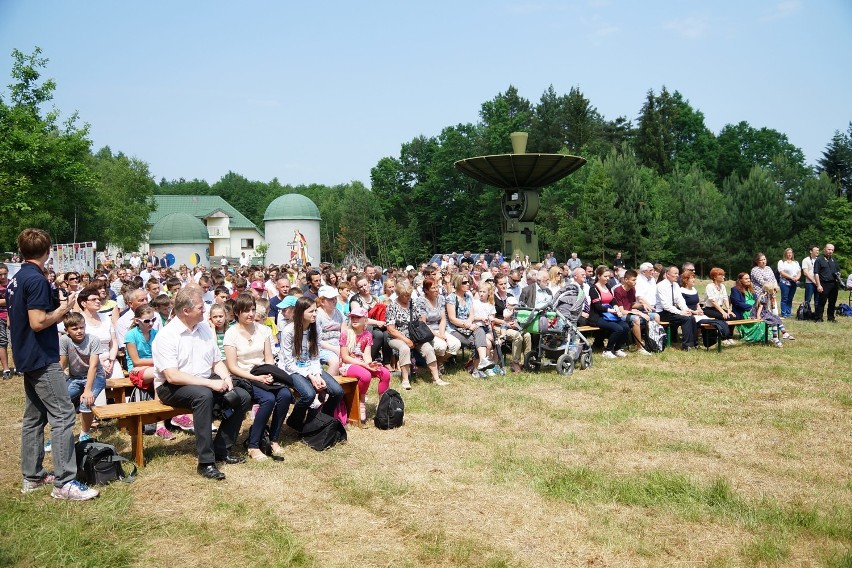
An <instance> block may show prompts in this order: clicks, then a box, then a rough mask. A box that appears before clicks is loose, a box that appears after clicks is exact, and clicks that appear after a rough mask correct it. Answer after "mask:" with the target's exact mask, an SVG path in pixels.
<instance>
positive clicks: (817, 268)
mask: <svg viewBox="0 0 852 568" xmlns="http://www.w3.org/2000/svg"><path fill="white" fill-rule="evenodd" d="M814 277H815V279H816V285H817V292H819V304H817V311H816V319H815V321H819V322H821V321H822V313H823V311H825V309H826V306H828V321H830V322H833V323H837V320H836V319H835V318H834V316H835V314H836V312H837V290H838V289H839V288H840V285H841V283H842V281H841V280H840V268H839V267H838V266H837V261H836V260H834V245H833V244H831V243H828V244H827V245H825V252H824V253H823V255H822V256H821V257H819V258H817V259H816V260H815V261H814ZM14 349H15V348H14V347H12V350H13V351H14Z"/></svg>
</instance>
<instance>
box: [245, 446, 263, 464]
mask: <svg viewBox="0 0 852 568" xmlns="http://www.w3.org/2000/svg"><path fill="white" fill-rule="evenodd" d="M248 455H249V457H250V458H251V459H253V460H254V461H263V460H265V459H267V457H266V454H264V453H263V452H261V451H260V449H259V448H249V450H248Z"/></svg>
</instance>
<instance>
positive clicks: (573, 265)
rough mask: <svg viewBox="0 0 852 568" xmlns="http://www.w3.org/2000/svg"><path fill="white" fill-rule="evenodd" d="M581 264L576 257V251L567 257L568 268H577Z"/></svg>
mask: <svg viewBox="0 0 852 568" xmlns="http://www.w3.org/2000/svg"><path fill="white" fill-rule="evenodd" d="M581 266H583V262H582V261H581V260H580V259H579V258H577V253H576V252H572V253H571V258H569V259H568V268H570V269H571V270H574V269H575V268H579V267H581Z"/></svg>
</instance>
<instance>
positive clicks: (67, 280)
mask: <svg viewBox="0 0 852 568" xmlns="http://www.w3.org/2000/svg"><path fill="white" fill-rule="evenodd" d="M77 280H78V278H77V277H76V276H74V277H72V278H66V279H65V281H66V282H76V281H77Z"/></svg>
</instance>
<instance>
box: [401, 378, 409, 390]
mask: <svg viewBox="0 0 852 568" xmlns="http://www.w3.org/2000/svg"><path fill="white" fill-rule="evenodd" d="M399 386H401V387H402V388H404V389H405V390H407V391H410V390H411V382H410V381H409V380H408V379H405V380H404V381H402V383H400V385H399Z"/></svg>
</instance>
